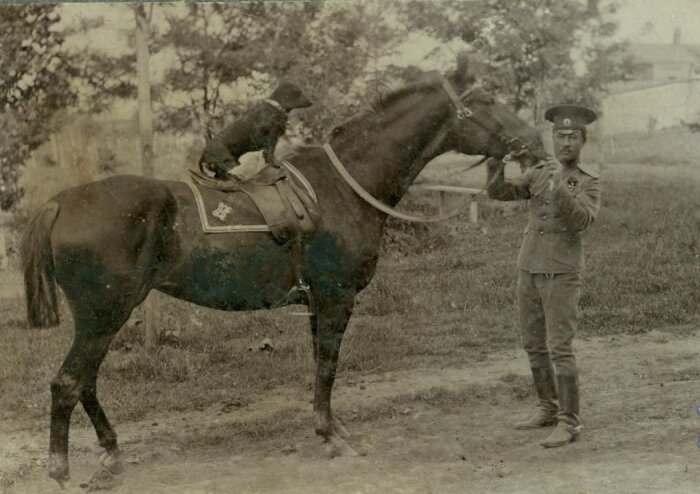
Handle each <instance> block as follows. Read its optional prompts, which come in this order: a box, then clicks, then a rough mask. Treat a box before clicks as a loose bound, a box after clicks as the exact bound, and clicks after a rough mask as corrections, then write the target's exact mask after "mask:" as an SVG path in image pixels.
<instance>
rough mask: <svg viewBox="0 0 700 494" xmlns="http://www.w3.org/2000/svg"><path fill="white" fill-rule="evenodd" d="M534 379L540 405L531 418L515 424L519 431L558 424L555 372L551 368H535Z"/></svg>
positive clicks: (533, 370) (533, 369) (532, 369)
mask: <svg viewBox="0 0 700 494" xmlns="http://www.w3.org/2000/svg"><path fill="white" fill-rule="evenodd" d="M530 370H531V371H532V378H533V380H534V381H535V391H536V392H537V398H538V400H539V403H538V405H537V411H536V412H535V414H534V415H532V416H531V417H530V418H528V419H526V420H523V421H521V422H518V423H516V424H515V428H516V429H518V430H528V429H539V428H540V427H548V426H550V425H554V424H556V423H557V410H558V408H559V407H558V406H557V389H556V387H555V385H554V370H553V369H552V368H551V367H543V368H538V367H533V368H531V369H530Z"/></svg>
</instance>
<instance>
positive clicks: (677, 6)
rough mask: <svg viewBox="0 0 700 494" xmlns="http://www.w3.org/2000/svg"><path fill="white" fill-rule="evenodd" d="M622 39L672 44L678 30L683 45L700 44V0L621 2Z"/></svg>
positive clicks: (624, 0)
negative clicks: (676, 29)
mask: <svg viewBox="0 0 700 494" xmlns="http://www.w3.org/2000/svg"><path fill="white" fill-rule="evenodd" d="M617 3H618V4H620V10H619V11H618V13H617V15H616V16H615V19H616V20H617V21H618V22H619V27H618V37H619V38H621V39H629V41H631V42H634V43H670V42H672V40H673V32H674V30H675V28H676V27H678V28H680V30H681V43H687V44H699V45H700V0H617Z"/></svg>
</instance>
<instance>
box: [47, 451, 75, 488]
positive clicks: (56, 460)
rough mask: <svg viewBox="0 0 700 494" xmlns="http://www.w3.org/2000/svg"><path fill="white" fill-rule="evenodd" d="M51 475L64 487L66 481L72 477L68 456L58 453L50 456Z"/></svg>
mask: <svg viewBox="0 0 700 494" xmlns="http://www.w3.org/2000/svg"><path fill="white" fill-rule="evenodd" d="M49 477H51V478H52V479H54V480H55V481H56V482H58V484H59V485H60V486H61V488H63V487H64V486H63V484H64V482H67V481H68V480H69V479H70V473H69V469H68V458H66V457H65V456H60V455H57V454H52V455H50V456H49Z"/></svg>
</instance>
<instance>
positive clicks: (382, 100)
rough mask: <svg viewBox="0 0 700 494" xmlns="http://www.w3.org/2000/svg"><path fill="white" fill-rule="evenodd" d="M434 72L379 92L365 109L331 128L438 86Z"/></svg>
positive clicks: (342, 125) (375, 112)
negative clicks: (384, 91)
mask: <svg viewBox="0 0 700 494" xmlns="http://www.w3.org/2000/svg"><path fill="white" fill-rule="evenodd" d="M436 74H438V72H437V71H431V72H426V73H425V74H423V76H422V77H421V79H420V80H418V81H415V82H411V83H409V84H406V85H403V86H401V87H399V88H396V89H393V90H391V91H388V92H386V93H385V94H380V95H379V96H377V97H376V98H374V99H373V100H372V101H370V102H369V103H368V108H367V109H365V110H364V111H360V112H359V113H356V114H355V115H352V116H351V117H348V118H346V119H345V120H343V121H342V122H340V123H339V124H336V125H334V126H333V128H336V127H345V126H346V125H348V124H350V123H352V122H355V121H357V120H360V119H364V118H365V117H367V116H368V115H372V114H377V113H379V112H381V111H383V110H386V109H387V108H390V107H391V106H393V105H394V104H395V103H396V102H397V101H398V100H400V99H402V98H404V97H406V96H410V95H412V94H417V93H420V92H424V91H430V90H433V89H435V88H436V87H438V84H439V82H440V81H439V79H438V78H437V76H436Z"/></svg>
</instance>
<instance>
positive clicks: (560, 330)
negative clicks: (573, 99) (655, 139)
mask: <svg viewBox="0 0 700 494" xmlns="http://www.w3.org/2000/svg"><path fill="white" fill-rule="evenodd" d="M548 181H549V177H548V171H547V167H546V166H545V164H544V163H542V164H539V165H537V166H535V167H532V168H530V169H529V170H527V171H526V172H525V173H523V174H522V175H520V176H518V177H517V178H514V179H510V180H505V177H504V173H503V167H500V168H498V169H497V170H492V169H491V170H489V177H488V184H487V191H488V195H489V197H490V198H492V199H498V200H501V201H513V200H529V207H528V223H527V227H526V228H525V233H524V237H523V242H522V245H521V248H520V253H519V255H518V268H519V274H518V307H519V311H518V312H519V319H520V327H521V331H522V337H523V346H524V348H525V351H526V352H527V353H528V356H529V358H530V365H531V366H532V367H538V368H544V367H549V366H550V365H551V364H552V363H553V364H554V366H555V368H556V371H557V374H559V375H568V376H576V375H577V370H576V360H575V357H574V353H573V346H572V342H573V337H574V334H575V333H576V327H577V321H578V300H579V296H580V287H581V270H582V269H583V267H584V259H583V246H582V242H581V239H582V236H583V232H584V230H586V228H588V227H589V226H590V225H591V224H592V223H593V221H594V220H595V218H596V216H597V214H598V211H599V210H600V182H599V180H598V177H597V176H596V175H595V174H593V173H590V172H588V171H586V170H585V169H583V168H582V167H581V166H575V167H573V168H567V167H565V168H564V169H563V170H562V179H561V181H560V183H559V184H558V186H556V187H555V188H554V189H553V190H549V182H548Z"/></svg>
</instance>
